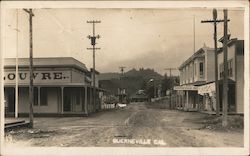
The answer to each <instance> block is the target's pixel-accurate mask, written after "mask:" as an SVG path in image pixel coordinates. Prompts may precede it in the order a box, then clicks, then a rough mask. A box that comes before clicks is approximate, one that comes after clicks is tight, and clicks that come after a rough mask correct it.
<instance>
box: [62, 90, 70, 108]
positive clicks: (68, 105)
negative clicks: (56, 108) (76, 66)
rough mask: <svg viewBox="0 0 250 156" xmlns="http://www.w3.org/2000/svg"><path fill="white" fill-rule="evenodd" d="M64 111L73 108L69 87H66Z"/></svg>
mask: <svg viewBox="0 0 250 156" xmlns="http://www.w3.org/2000/svg"><path fill="white" fill-rule="evenodd" d="M63 101H64V103H63V111H64V112H70V111H72V110H71V92H70V89H69V88H65V89H64V95H63Z"/></svg>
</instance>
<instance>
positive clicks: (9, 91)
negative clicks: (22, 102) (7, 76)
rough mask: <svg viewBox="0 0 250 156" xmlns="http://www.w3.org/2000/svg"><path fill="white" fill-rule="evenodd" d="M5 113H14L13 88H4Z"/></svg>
mask: <svg viewBox="0 0 250 156" xmlns="http://www.w3.org/2000/svg"><path fill="white" fill-rule="evenodd" d="M4 93H5V102H6V106H7V108H6V111H7V112H9V113H14V112H15V99H16V98H15V88H4Z"/></svg>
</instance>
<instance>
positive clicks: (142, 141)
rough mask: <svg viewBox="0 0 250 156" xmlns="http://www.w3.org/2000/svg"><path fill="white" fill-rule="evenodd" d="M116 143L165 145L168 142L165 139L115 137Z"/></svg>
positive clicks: (114, 141)
mask: <svg viewBox="0 0 250 156" xmlns="http://www.w3.org/2000/svg"><path fill="white" fill-rule="evenodd" d="M113 143H114V144H138V145H160V146H164V145H166V142H165V141H164V140H162V139H161V140H158V139H154V140H152V139H124V138H119V139H118V138H115V139H113Z"/></svg>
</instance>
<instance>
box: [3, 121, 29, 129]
mask: <svg viewBox="0 0 250 156" xmlns="http://www.w3.org/2000/svg"><path fill="white" fill-rule="evenodd" d="M28 126H29V123H28V122H26V121H25V120H20V121H13V122H9V123H5V124H4V130H10V129H15V128H18V127H28Z"/></svg>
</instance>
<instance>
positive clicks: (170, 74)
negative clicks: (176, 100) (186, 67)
mask: <svg viewBox="0 0 250 156" xmlns="http://www.w3.org/2000/svg"><path fill="white" fill-rule="evenodd" d="M164 70H168V71H169V76H170V83H171V86H170V89H171V91H170V101H169V102H170V108H172V99H171V98H172V88H173V86H172V73H171V71H172V70H178V69H176V68H165V69H164Z"/></svg>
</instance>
